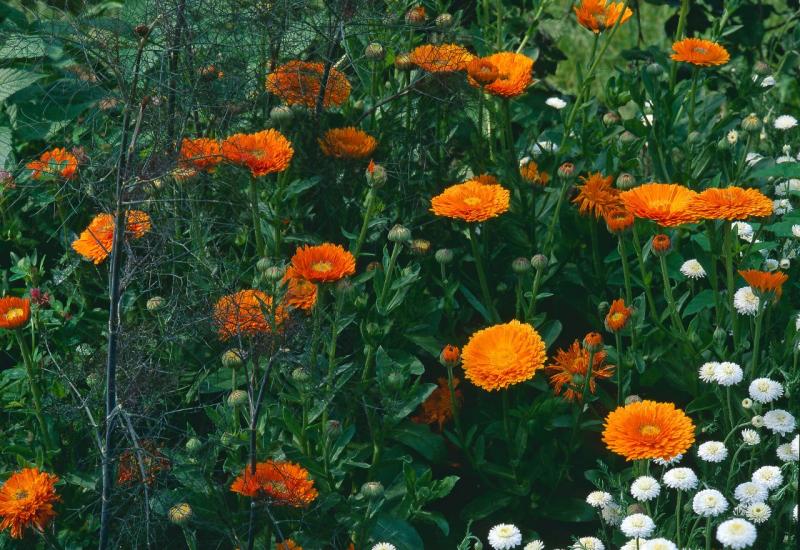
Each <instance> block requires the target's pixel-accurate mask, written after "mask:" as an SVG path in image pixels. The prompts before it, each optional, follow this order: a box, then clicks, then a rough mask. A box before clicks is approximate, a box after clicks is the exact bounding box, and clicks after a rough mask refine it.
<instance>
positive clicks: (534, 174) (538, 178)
mask: <svg viewBox="0 0 800 550" xmlns="http://www.w3.org/2000/svg"><path fill="white" fill-rule="evenodd" d="M519 175H520V176H521V177H522V179H524V180H525V181H527V182H528V183H533V184H536V185H541V186H542V187H544V186H545V185H547V182H549V181H550V176H548V175H547V172H544V171H542V172H540V171H539V166H538V165H537V164H536V162H535V161H533V160H530V159H527V160H525V161H523V162H522V163H521V164H520V167H519Z"/></svg>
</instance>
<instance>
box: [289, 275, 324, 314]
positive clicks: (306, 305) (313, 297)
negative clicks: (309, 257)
mask: <svg viewBox="0 0 800 550" xmlns="http://www.w3.org/2000/svg"><path fill="white" fill-rule="evenodd" d="M283 283H284V284H285V285H286V296H285V300H286V303H287V304H289V305H290V306H292V307H295V308H297V309H302V310H303V311H311V309H313V308H314V304H316V303H317V285H315V284H314V283H312V282H310V281H307V280H305V279H304V278H303V277H301V276H300V275H298V274H297V270H296V269H295V268H293V267H292V266H289V267H288V268H287V269H286V273H285V274H284V276H283Z"/></svg>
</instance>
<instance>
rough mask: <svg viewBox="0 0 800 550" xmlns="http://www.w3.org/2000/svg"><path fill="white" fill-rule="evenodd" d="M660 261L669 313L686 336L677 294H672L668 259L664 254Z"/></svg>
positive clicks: (659, 257)
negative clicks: (679, 311) (676, 302)
mask: <svg viewBox="0 0 800 550" xmlns="http://www.w3.org/2000/svg"><path fill="white" fill-rule="evenodd" d="M658 262H659V264H661V277H662V278H663V279H664V296H665V297H666V299H667V306H668V307H669V314H670V317H671V318H672V324H673V325H674V326H675V330H677V331H678V333H679V334H680V335H681V336H684V337H685V336H686V329H685V328H684V326H683V321H681V317H680V315H679V314H678V308H677V306H676V304H675V296H674V295H673V294H672V284H671V283H670V281H669V274H668V273H667V259H666V257H665V256H663V255H659V256H658Z"/></svg>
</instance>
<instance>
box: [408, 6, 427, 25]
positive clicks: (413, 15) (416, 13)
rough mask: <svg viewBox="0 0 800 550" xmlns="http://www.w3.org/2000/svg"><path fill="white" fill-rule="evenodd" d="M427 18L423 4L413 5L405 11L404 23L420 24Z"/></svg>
mask: <svg viewBox="0 0 800 550" xmlns="http://www.w3.org/2000/svg"><path fill="white" fill-rule="evenodd" d="M427 18H428V16H427V14H426V13H425V7H424V6H414V7H413V8H411V9H410V10H408V11H407V12H406V23H408V24H409V25H422V24H424V23H425V20H426V19H427Z"/></svg>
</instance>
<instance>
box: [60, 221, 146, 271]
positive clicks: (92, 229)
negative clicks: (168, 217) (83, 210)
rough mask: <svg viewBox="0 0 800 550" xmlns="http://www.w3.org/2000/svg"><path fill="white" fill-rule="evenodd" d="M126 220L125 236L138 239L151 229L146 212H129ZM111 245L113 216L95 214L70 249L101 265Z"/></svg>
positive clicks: (109, 252) (112, 242)
mask: <svg viewBox="0 0 800 550" xmlns="http://www.w3.org/2000/svg"><path fill="white" fill-rule="evenodd" d="M127 219H128V223H127V226H126V229H125V234H126V236H129V237H131V238H134V239H139V238H141V237H143V236H144V235H145V234H146V233H147V232H148V231H150V229H151V228H152V223H151V221H150V215H149V214H147V212H142V211H141V210H129V211H128V215H127ZM113 245H114V216H113V215H112V214H97V215H96V216H95V217H94V219H92V221H91V223H90V224H89V227H87V228H86V229H85V230H83V231H82V232H81V234H80V236H79V237H78V238H77V239H75V240H74V241H72V249H73V250H75V252H77V253H78V254H80V255H81V256H83V257H84V258H86V259H87V260H91V261H92V262H94V263H95V264H100V263H102V262H103V261H104V260H105V259H106V258H107V257H108V255H109V254H111V249H112V247H113Z"/></svg>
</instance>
